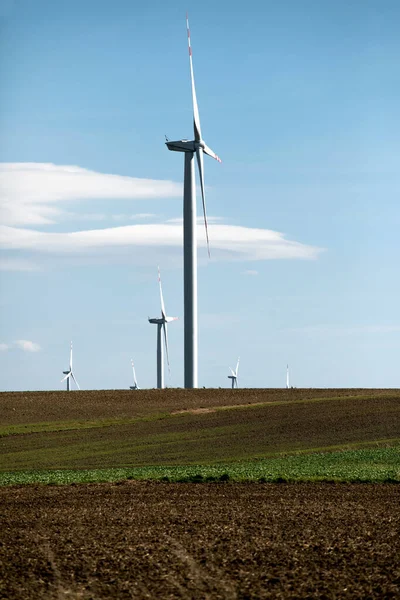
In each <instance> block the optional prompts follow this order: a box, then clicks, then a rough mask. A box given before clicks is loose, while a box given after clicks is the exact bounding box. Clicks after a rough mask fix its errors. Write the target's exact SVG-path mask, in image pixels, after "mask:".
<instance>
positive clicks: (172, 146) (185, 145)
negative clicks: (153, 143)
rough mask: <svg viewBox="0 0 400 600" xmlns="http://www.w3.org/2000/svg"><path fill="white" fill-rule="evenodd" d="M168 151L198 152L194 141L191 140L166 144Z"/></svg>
mask: <svg viewBox="0 0 400 600" xmlns="http://www.w3.org/2000/svg"><path fill="white" fill-rule="evenodd" d="M165 145H166V146H167V148H168V150H172V151H174V152H196V146H195V142H194V141H189V140H177V141H176V142H170V141H168V142H165Z"/></svg>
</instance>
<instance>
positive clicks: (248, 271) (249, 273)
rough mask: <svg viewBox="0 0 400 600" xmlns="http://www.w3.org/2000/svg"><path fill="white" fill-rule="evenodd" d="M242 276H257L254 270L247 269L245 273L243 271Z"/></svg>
mask: <svg viewBox="0 0 400 600" xmlns="http://www.w3.org/2000/svg"><path fill="white" fill-rule="evenodd" d="M243 275H251V276H253V277H255V276H256V275H258V271H256V270H255V269H247V271H243Z"/></svg>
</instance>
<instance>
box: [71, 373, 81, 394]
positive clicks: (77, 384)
mask: <svg viewBox="0 0 400 600" xmlns="http://www.w3.org/2000/svg"><path fill="white" fill-rule="evenodd" d="M70 375H71V377H72V379H73V380H74V381H75V385H76V387H77V388H78V390H80V389H81V388H80V387H79V383H78V382H77V380H76V379H75V377H74V374H73V373H72V371H71V373H70Z"/></svg>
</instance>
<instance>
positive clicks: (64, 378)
mask: <svg viewBox="0 0 400 600" xmlns="http://www.w3.org/2000/svg"><path fill="white" fill-rule="evenodd" d="M68 377H71V371H70V372H69V373H68V374H67V375H66V376H65V377H63V378H62V379H61V383H62V382H63V381H65V380H66V379H68Z"/></svg>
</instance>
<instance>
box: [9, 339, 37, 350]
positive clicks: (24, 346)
mask: <svg viewBox="0 0 400 600" xmlns="http://www.w3.org/2000/svg"><path fill="white" fill-rule="evenodd" d="M14 344H15V345H16V346H17V348H20V349H21V350H24V352H38V351H39V350H40V346H39V344H36V343H35V342H31V341H30V340H16V341H15V342H14Z"/></svg>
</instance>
